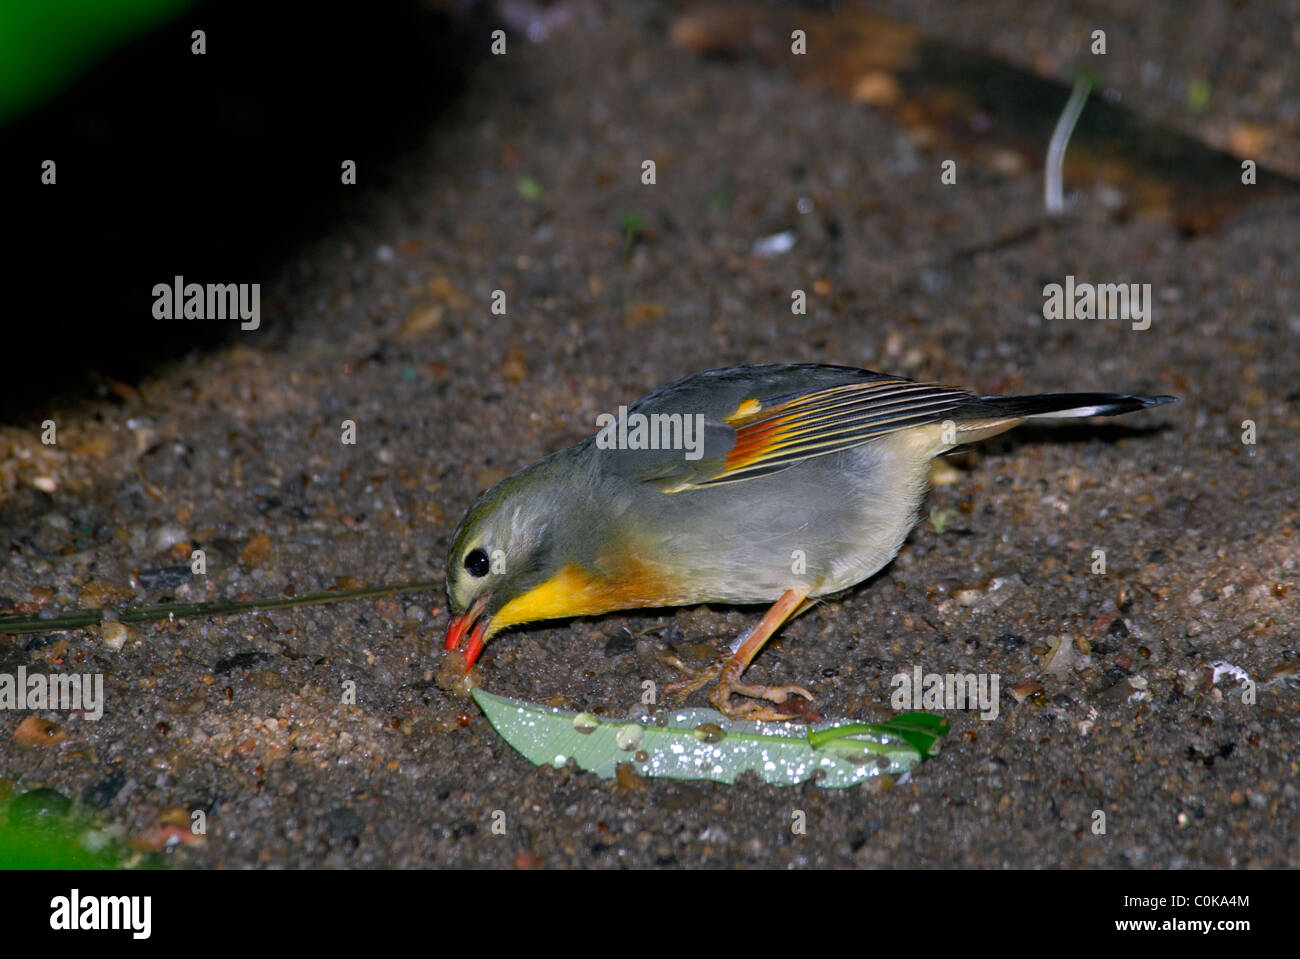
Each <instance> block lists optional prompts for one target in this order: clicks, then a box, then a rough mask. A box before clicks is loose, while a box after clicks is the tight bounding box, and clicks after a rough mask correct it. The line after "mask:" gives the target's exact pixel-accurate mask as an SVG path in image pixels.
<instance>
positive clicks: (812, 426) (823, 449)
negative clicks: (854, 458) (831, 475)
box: [637, 377, 972, 493]
mask: <svg viewBox="0 0 1300 959" xmlns="http://www.w3.org/2000/svg"><path fill="white" fill-rule="evenodd" d="M971 399H972V394H970V393H968V392H967V391H965V390H961V389H957V388H955V387H948V386H937V385H934V384H931V383H915V382H913V381H911V380H905V379H899V378H894V377H888V378H879V379H873V380H869V381H865V382H855V383H843V384H838V385H835V386H830V387H824V388H818V389H811V390H806V391H803V392H799V393H794V394H789V393H787V394H784V395H780V396H773V397H768V398H765V399H760V398H757V397H750V398H746V399H744V400H743V401H742V402H741V403H740V404H739V406H737V407H736V408H735V410H734V411H733V412H731V413H730V414H728V415H726V416H724V417H722V418H721V420H716V419H710V420H709V421H708V423H707V424H706V430H705V435H706V442H705V444H704V455H703V456H702V457H700V458H699V459H698V460H695V461H691V460H685V459H683V458H682V456H681V454H680V453H677V454H676V455H675V456H670V457H662V456H661V457H660V458H658V461H657V462H655V463H654V464H653V465H651V464H648V463H645V461H642V462H643V465H645V466H647V467H649V468H647V469H644V470H643V471H640V475H639V476H638V477H637V478H638V479H640V480H642V481H643V482H648V483H652V484H653V485H655V486H657V487H659V488H660V489H661V490H662V491H664V492H666V493H677V492H681V491H683V490H688V489H700V488H704V487H709V486H717V485H720V484H723V483H736V482H740V481H742V480H747V479H753V478H755V477H758V476H766V475H768V474H770V473H775V472H779V471H780V470H783V469H788V468H789V467H791V466H794V465H795V464H796V463H799V462H801V461H802V460H805V459H808V458H809V457H813V456H825V455H827V454H829V453H838V452H841V451H843V450H847V449H852V448H853V447H856V446H861V445H862V444H863V443H867V442H870V441H871V440H873V439H875V438H877V437H879V436H883V435H885V434H886V433H893V432H896V431H898V430H903V429H908V428H909V427H914V426H923V425H925V424H928V423H940V422H942V421H943V420H944V419H945V418H947V417H948V416H949V415H950V414H952V413H953V412H954V411H955V410H957V409H958V408H959V407H960V406H962V405H963V404H964V403H967V402H969V401H970V400H971Z"/></svg>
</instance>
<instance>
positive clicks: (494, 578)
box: [445, 364, 1176, 721]
mask: <svg viewBox="0 0 1300 959" xmlns="http://www.w3.org/2000/svg"><path fill="white" fill-rule="evenodd" d="M1175 399H1176V398H1175V397H1172V396H1149V397H1147V396H1131V395H1128V394H1121V393H1046V394H1037V395H1029V396H981V395H977V394H975V393H972V392H970V391H968V390H965V389H962V388H960V387H954V386H943V385H939V384H936V383H925V382H918V381H915V380H911V379H907V378H905V377H902V376H893V375H889V374H886V373H878V372H874V371H872V370H864V369H856V368H853V367H845V366H829V365H821V364H768V365H748V366H736V367H729V368H726V369H714V370H706V371H704V372H700V373H695V374H692V375H690V376H686V377H684V378H682V379H679V380H677V381H675V382H673V383H670V384H668V385H666V386H663V387H661V388H660V389H658V390H655V391H654V392H652V393H650V394H648V395H647V396H645V397H643V398H642V399H640V400H638V401H636V402H635V403H634V404H632V405H631V406H627V407H621V408H620V409H619V412H618V414H617V415H615V414H608V413H607V414H602V416H601V417H600V418H598V420H597V425H598V426H599V427H600V429H599V431H598V432H597V433H595V434H593V435H591V436H589V437H587V438H586V439H584V440H582V441H581V442H579V443H577V444H575V445H573V446H570V447H568V448H566V449H562V450H559V451H558V452H555V453H552V454H551V455H549V456H546V457H545V458H543V459H541V460H539V461H537V462H536V463H533V464H532V465H531V466H528V467H525V468H524V469H522V470H520V471H519V472H517V473H515V474H514V475H512V476H509V477H507V478H506V479H504V480H502V481H501V482H500V483H498V484H497V485H495V486H493V487H492V488H491V489H489V490H488V491H487V492H485V493H483V494H482V496H481V497H480V498H479V499H478V500H477V502H475V503H474V504H473V505H472V506H471V507H470V509H469V510H468V511H467V512H466V514H465V516H464V518H463V519H462V520H461V522H460V524H459V525H458V526H457V528H456V530H455V531H454V533H453V534H452V538H451V545H450V548H449V550H448V553H447V559H446V588H447V598H448V609H449V611H450V613H451V621H450V623H449V625H448V627H447V635H446V642H445V647H446V649H448V650H454V649H458V648H459V647H460V645H461V643H462V641H463V640H464V639H465V636H466V634H468V636H469V639H468V643H467V645H466V648H465V670H466V671H468V670H469V669H470V668H471V667H472V666H473V664H474V662H475V661H476V660H477V659H478V657H479V655H480V654H481V653H482V651H483V648H484V645H485V644H486V643H487V642H488V640H490V639H492V637H493V636H495V635H497V634H498V633H500V632H501V631H502V630H505V629H508V628H510V627H514V626H520V625H523V624H527V623H534V622H540V621H545V620H553V619H569V618H573V617H582V616H596V615H600V614H604V613H610V612H614V611H619V610H629V609H638V608H642V609H644V608H668V607H678V606H693V605H699V604H704V603H709V604H729V605H739V606H744V605H757V604H770V605H768V609H767V612H766V613H765V614H764V615H763V617H762V618H761V619H760V620H759V621H758V622H757V623H756V624H755V625H753V626H752V627H751V628H749V629H747V630H745V631H743V632H742V633H741V634H740V635H739V636H738V637H736V638H735V639H734V640H733V641H732V642H731V643H730V644H729V645H728V648H727V651H726V652H725V653H724V654H723V655H721V656H720V657H719V658H718V659H717V661H716V662H714V663H713V664H712V665H711V666H709V667H707V668H704V669H699V670H690V669H689V668H688V667H686V666H685V664H683V663H682V662H681V661H680V660H677V659H675V658H671V657H670V658H669V662H671V663H672V665H674V666H676V667H677V668H678V669H680V670H682V671H683V672H684V673H686V676H685V678H683V679H682V680H681V681H679V682H675V683H671V684H668V685H667V686H666V687H665V692H666V693H668V694H670V695H674V696H681V697H685V696H689V695H690V694H691V693H693V692H695V691H696V690H698V689H700V688H702V687H703V686H704V685H706V684H708V683H709V682H710V681H714V682H715V686H714V688H713V690H712V692H711V693H710V694H709V701H710V702H711V703H712V704H713V705H714V706H715V707H716V708H717V709H718V710H720V711H721V712H722V713H723V714H724V715H726V716H727V717H729V718H731V719H737V720H750V721H780V720H788V719H793V718H796V717H798V716H800V715H807V702H811V701H812V699H813V694H812V693H811V692H810V691H809V690H808V689H806V688H805V687H803V686H799V685H794V684H786V685H775V686H765V685H759V684H752V683H747V682H744V681H743V674H744V672H745V670H746V668H747V667H748V666H749V664H750V663H751V661H752V660H753V658H754V657H755V656H756V655H757V654H758V652H759V650H761V649H762V648H763V645H764V644H765V643H766V642H767V641H768V639H770V638H771V637H772V635H773V634H774V633H775V632H776V631H777V630H779V629H780V628H781V626H782V625H783V624H785V623H786V622H788V621H789V620H791V619H793V618H794V617H796V616H798V615H800V614H801V613H803V612H805V611H806V610H808V609H809V608H811V607H812V606H813V605H814V604H815V603H816V602H818V601H819V600H821V599H823V598H826V597H833V596H836V595H838V594H842V593H844V592H845V591H847V590H848V589H850V588H851V587H853V586H855V585H857V584H858V583H861V582H862V581H864V580H866V579H868V578H869V577H871V576H872V575H874V574H875V573H876V572H878V571H879V570H880V569H881V568H883V567H884V566H885V565H887V564H888V563H889V562H890V561H891V560H892V559H893V558H894V556H895V555H896V554H897V553H898V551H899V549H900V548H901V547H902V545H903V542H904V540H905V539H906V538H907V535H908V533H909V532H910V531H911V529H912V527H913V526H914V525H915V524H916V522H917V520H918V519H919V515H920V507H921V504H922V501H923V500H924V498H925V495H926V492H927V489H928V475H929V466H930V461H931V460H932V459H934V458H935V457H936V456H939V455H942V454H943V453H946V452H948V451H950V450H952V449H953V448H954V447H957V446H959V445H960V446H965V445H967V444H969V443H972V442H975V441H978V440H982V439H985V438H987V437H991V436H995V435H997V434H998V433H1002V432H1004V431H1006V430H1009V429H1011V428H1012V427H1014V426H1017V425H1019V424H1021V423H1024V422H1026V421H1031V420H1033V421H1037V420H1048V419H1064V418H1072V417H1090V416H1115V415H1118V414H1123V413H1131V412H1135V411H1138V410H1145V409H1151V408H1153V407H1157V406H1161V405H1163V404H1166V403H1170V402H1173V401H1174V400H1175ZM796 697H797V698H796ZM801 700H802V701H801Z"/></svg>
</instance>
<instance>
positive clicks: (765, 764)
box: [473, 689, 948, 789]
mask: <svg viewBox="0 0 1300 959" xmlns="http://www.w3.org/2000/svg"><path fill="white" fill-rule="evenodd" d="M473 696H474V701H475V702H476V703H478V705H479V707H480V708H481V709H482V710H483V712H484V713H485V714H486V715H487V718H488V721H489V722H491V723H492V726H493V728H495V729H496V731H497V732H498V733H500V734H501V736H502V738H504V739H505V741H506V742H508V743H509V744H510V745H511V746H513V747H514V748H515V749H517V750H518V751H519V752H520V753H522V754H523V755H524V757H525V758H527V759H528V760H529V761H530V762H533V763H536V764H537V765H539V766H541V765H551V766H556V767H563V766H565V765H567V764H568V763H570V762H573V763H575V764H576V765H577V767H578V768H579V769H584V770H587V771H589V772H593V773H595V774H596V775H598V776H600V777H602V778H604V779H608V778H610V777H612V776H614V775H615V771H616V768H617V766H618V765H619V764H620V763H629V764H630V765H631V767H632V768H633V769H634V770H635V771H636V772H637V773H639V774H640V775H642V776H647V777H651V778H656V777H662V778H665V779H684V780H694V779H704V780H710V781H713V782H722V783H734V782H735V781H736V779H737V777H739V776H740V775H741V774H743V773H745V772H753V773H755V774H756V775H757V776H758V777H759V778H760V779H762V780H763V781H764V782H766V783H771V784H772V785H774V786H793V785H796V784H798V783H801V782H804V781H805V780H807V779H813V780H814V781H815V782H816V783H817V784H818V785H819V786H824V787H826V788H829V789H842V788H844V787H847V786H853V785H855V784H857V783H860V782H863V781H865V780H867V779H871V778H874V777H876V776H880V775H884V774H889V775H892V776H897V775H901V774H902V773H905V772H907V771H909V770H911V769H914V768H915V767H916V766H917V765H919V764H920V763H921V761H922V760H923V759H924V758H925V757H927V756H929V755H933V754H934V753H935V752H937V751H938V750H937V744H938V741H939V738H940V737H941V736H942V735H943V734H944V733H945V732H947V726H948V723H947V720H944V719H941V718H940V717H937V716H929V715H927V714H925V713H905V714H904V715H902V716H898V717H896V718H895V719H892V720H890V721H889V722H887V723H876V724H869V723H851V724H846V723H820V724H818V725H816V726H806V725H803V724H801V723H746V722H738V721H736V720H731V719H728V718H727V717H725V716H723V715H722V714H721V713H719V712H717V711H716V710H712V709H677V710H667V711H664V712H661V713H660V714H659V722H662V723H664V724H663V725H659V724H658V723H656V721H655V719H653V718H651V717H644V718H642V719H633V720H611V719H604V718H601V717H599V716H595V715H593V714H591V713H574V712H566V711H564V710H561V709H555V708H553V707H549V706H539V705H536V704H533V703H526V702H523V701H522V700H518V699H511V698H509V697H506V696H496V695H493V694H492V693H488V692H484V691H483V690H482V689H475V690H474V691H473Z"/></svg>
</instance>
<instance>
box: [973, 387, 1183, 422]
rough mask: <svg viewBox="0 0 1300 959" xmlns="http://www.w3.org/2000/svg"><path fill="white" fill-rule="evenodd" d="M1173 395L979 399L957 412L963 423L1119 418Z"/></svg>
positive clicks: (1043, 395)
mask: <svg viewBox="0 0 1300 959" xmlns="http://www.w3.org/2000/svg"><path fill="white" fill-rule="evenodd" d="M1177 399H1178V397H1176V396H1129V395H1127V394H1125V393H1040V394H1038V395H1037V396H979V397H976V398H975V399H973V400H971V401H970V402H969V403H966V404H965V405H963V406H962V407H961V408H960V410H958V412H959V413H960V415H961V418H962V419H963V420H1000V419H1012V418H1015V419H1068V418H1070V417H1074V416H1118V415H1119V414H1121V413H1132V412H1134V411H1136V410H1149V409H1151V407H1153V406H1164V405H1165V404H1166V403H1173V402H1174V401H1175V400H1177Z"/></svg>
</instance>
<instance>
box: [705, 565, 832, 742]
mask: <svg viewBox="0 0 1300 959" xmlns="http://www.w3.org/2000/svg"><path fill="white" fill-rule="evenodd" d="M811 605H812V603H810V602H809V601H808V587H806V586H804V587H800V588H799V589H789V590H786V591H785V593H784V594H783V595H782V596H781V598H780V599H778V600H777V601H776V602H775V603H773V604H772V608H771V609H769V610H768V611H767V612H766V613H765V614H764V615H763V618H762V620H760V621H759V623H758V625H757V626H755V627H754V628H753V629H751V630H750V631H749V632H748V633H746V634H744V635H743V636H742V637H741V638H740V639H739V640H738V641H737V644H736V647H735V649H734V650H733V651H732V654H731V656H730V657H728V658H727V659H726V660H725V661H724V663H723V665H722V671H721V676H720V678H719V679H718V685H717V686H715V687H714V689H713V692H711V693H710V694H709V702H711V703H713V705H714V706H716V707H718V709H719V710H721V711H722V712H723V713H725V714H726V715H727V716H729V717H730V718H732V719H744V720H751V721H753V720H762V721H768V722H776V721H780V720H784V719H793V718H794V717H795V716H796V715H797V713H794V712H781V711H779V710H776V709H773V708H772V707H771V706H763V705H761V704H759V703H753V702H751V703H741V704H737V705H732V702H731V696H732V694H733V693H735V694H737V695H740V696H748V697H750V698H751V699H765V700H767V701H768V702H771V703H775V704H777V705H780V704H781V703H783V702H785V701H786V700H787V699H789V698H790V696H791V695H793V694H795V693H797V694H798V695H800V696H802V697H803V698H804V699H808V700H811V699H812V698H813V694H812V693H810V692H808V690H806V689H804V688H803V687H802V686H759V685H755V684H752V683H742V682H741V681H740V677H741V675H742V674H743V673H744V672H745V670H746V669H747V668H748V666H749V664H750V662H751V661H752V660H753V659H754V657H755V656H757V655H758V651H759V650H760V649H762V648H763V646H764V645H765V644H766V643H767V641H768V640H769V639H771V638H772V635H773V634H774V633H775V632H776V631H777V630H778V629H780V628H781V627H782V626H783V625H784V624H785V623H786V621H788V620H790V619H793V618H794V617H795V616H797V615H799V613H802V612H803V611H804V610H805V609H807V608H808V607H809V606H811Z"/></svg>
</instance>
